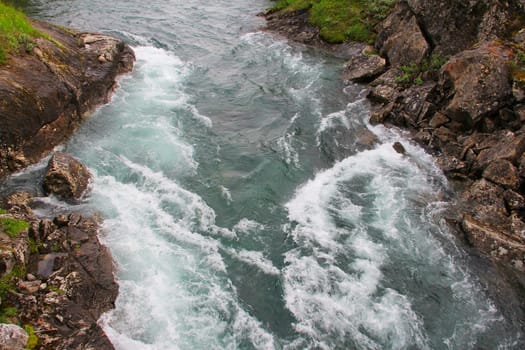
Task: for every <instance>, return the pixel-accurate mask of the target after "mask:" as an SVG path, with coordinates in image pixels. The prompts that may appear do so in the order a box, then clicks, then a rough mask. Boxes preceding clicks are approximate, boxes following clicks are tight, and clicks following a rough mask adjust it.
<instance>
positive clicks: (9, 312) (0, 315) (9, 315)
mask: <svg viewBox="0 0 525 350" xmlns="http://www.w3.org/2000/svg"><path fill="white" fill-rule="evenodd" d="M17 313H18V309H17V308H16V307H14V306H6V307H4V308H2V309H1V310H0V323H12V322H13V320H14V319H15V317H16V314H17Z"/></svg>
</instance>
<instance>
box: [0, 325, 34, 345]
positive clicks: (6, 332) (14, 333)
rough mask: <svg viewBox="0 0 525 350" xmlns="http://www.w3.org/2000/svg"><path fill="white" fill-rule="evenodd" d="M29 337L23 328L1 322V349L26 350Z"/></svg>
mask: <svg viewBox="0 0 525 350" xmlns="http://www.w3.org/2000/svg"><path fill="white" fill-rule="evenodd" d="M28 339H29V336H28V335H27V333H26V331H25V330H24V329H23V328H21V327H19V326H17V325H14V324H3V323H0V349H5V350H25V348H26V345H27V340H28Z"/></svg>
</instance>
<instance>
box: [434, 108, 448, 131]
mask: <svg viewBox="0 0 525 350" xmlns="http://www.w3.org/2000/svg"><path fill="white" fill-rule="evenodd" d="M449 121H450V119H448V118H447V116H446V115H444V114H442V113H439V112H437V113H436V114H434V116H433V117H432V119H430V122H429V126H430V127H431V128H434V129H435V128H439V127H440V126H442V125H445V124H446V123H448V122H449Z"/></svg>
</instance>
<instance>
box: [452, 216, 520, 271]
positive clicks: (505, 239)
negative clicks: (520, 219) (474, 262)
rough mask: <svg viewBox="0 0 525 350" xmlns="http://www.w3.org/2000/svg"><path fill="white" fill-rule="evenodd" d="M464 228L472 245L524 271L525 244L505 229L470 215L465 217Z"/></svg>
mask: <svg viewBox="0 0 525 350" xmlns="http://www.w3.org/2000/svg"><path fill="white" fill-rule="evenodd" d="M462 229H463V231H464V232H465V235H466V237H467V240H468V241H469V243H470V244H471V245H472V246H474V247H476V248H478V249H479V250H481V251H482V252H485V253H487V254H489V256H490V257H492V258H493V259H495V260H498V261H503V262H506V263H509V264H511V265H512V266H514V267H515V268H516V269H518V270H521V271H524V263H525V260H524V257H525V245H524V244H523V243H521V242H520V241H515V240H513V239H512V238H511V237H509V236H508V235H507V234H505V230H503V231H502V230H500V229H498V228H495V227H493V226H490V225H486V224H484V223H483V222H480V221H478V220H476V219H474V218H473V217H471V216H468V215H466V216H465V218H464V219H463V222H462Z"/></svg>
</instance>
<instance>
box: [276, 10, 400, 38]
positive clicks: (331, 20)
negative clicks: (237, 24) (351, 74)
mask: <svg viewBox="0 0 525 350" xmlns="http://www.w3.org/2000/svg"><path fill="white" fill-rule="evenodd" d="M394 4H395V0H368V1H367V0H280V1H278V2H277V3H276V4H275V5H274V7H272V10H274V11H299V10H308V11H309V13H310V18H309V21H310V23H311V24H312V25H314V26H316V27H318V28H319V31H320V35H321V37H322V38H323V39H324V40H326V41H328V42H330V43H340V42H343V41H345V40H352V41H359V42H367V43H371V42H373V41H374V40H375V36H376V33H375V31H374V27H375V26H376V25H377V24H378V23H379V22H380V21H382V20H383V19H385V18H386V16H388V14H389V13H390V11H391V10H392V7H393V6H394Z"/></svg>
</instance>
